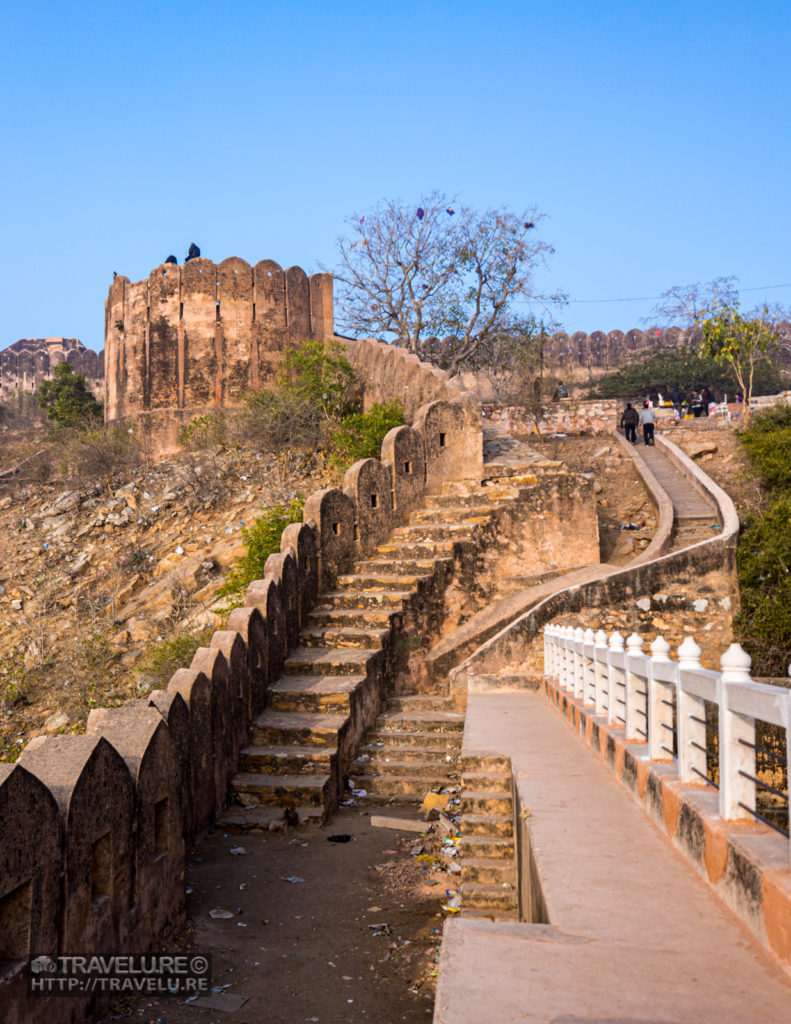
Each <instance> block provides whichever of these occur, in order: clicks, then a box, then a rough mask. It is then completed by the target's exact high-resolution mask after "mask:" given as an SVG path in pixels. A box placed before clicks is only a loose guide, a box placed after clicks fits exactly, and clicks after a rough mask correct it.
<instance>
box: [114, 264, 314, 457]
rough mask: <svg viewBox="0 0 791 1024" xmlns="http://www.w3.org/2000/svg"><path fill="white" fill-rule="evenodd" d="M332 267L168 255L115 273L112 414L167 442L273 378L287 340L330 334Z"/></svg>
mask: <svg viewBox="0 0 791 1024" xmlns="http://www.w3.org/2000/svg"><path fill="white" fill-rule="evenodd" d="M332 333H333V323H332V275H331V274H314V275H313V276H312V277H310V278H308V276H307V275H306V274H305V272H304V271H303V270H302V269H301V268H300V267H289V268H288V270H283V269H282V268H281V267H280V266H279V265H278V264H277V263H275V262H274V260H261V261H260V262H259V263H256V264H255V266H253V267H251V266H250V264H249V263H246V262H245V261H244V260H242V259H239V258H238V257H231V258H230V259H226V260H223V261H222V262H221V263H217V264H215V263H213V262H212V261H211V260H208V259H203V258H198V259H194V260H190V261H189V262H188V263H186V264H185V265H184V266H183V267H180V266H178V265H176V264H170V263H164V264H162V265H161V266H159V267H155V268H154V270H152V271H151V273H150V274H149V276H148V278H147V279H146V280H143V281H136V282H134V283H132V282H130V281H129V279H128V278H126V277H123V276H119V277H116V278H115V279H114V281H113V283H112V285H111V286H110V292H109V295H108V297H107V301H106V303H105V362H106V377H105V420H106V421H107V422H108V423H109V422H113V421H116V420H124V419H134V420H135V421H136V422H137V423H138V426H139V429H140V430H141V433H142V434H143V435H144V437H145V436H147V437H149V438H150V439H152V440H153V441H155V444H156V447H157V448H159V449H160V450H167V449H172V448H173V447H175V442H176V435H177V433H178V428H179V426H181V425H182V424H185V423H188V422H189V421H190V419H192V418H193V417H194V416H196V415H200V414H202V413H205V412H209V411H211V410H215V409H218V408H224V407H228V406H234V405H238V404H240V403H241V401H242V399H243V396H244V394H245V392H246V391H248V390H250V389H253V390H257V389H259V388H264V387H267V386H270V385H271V384H272V382H273V381H274V378H275V375H276V373H277V370H278V367H279V365H280V360H281V358H282V352H283V349H284V348H285V347H286V346H287V345H290V344H300V343H301V342H303V341H307V340H308V339H310V338H314V339H324V338H328V337H331V336H332Z"/></svg>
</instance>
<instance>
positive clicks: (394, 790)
mask: <svg viewBox="0 0 791 1024" xmlns="http://www.w3.org/2000/svg"><path fill="white" fill-rule="evenodd" d="M351 778H353V779H354V782H355V788H360V789H364V790H366V792H367V796H366V797H357V798H356V799H364V800H368V801H369V802H375V801H376V800H377V799H379V798H381V799H385V800H388V801H390V802H396V801H397V802H399V803H404V804H414V803H421V802H422V800H423V797H424V796H425V795H426V793H428V792H439V790H440V789H443V788H446V787H447V786H448V785H452V784H453V783H452V780H450V779H447V778H443V777H441V776H437V775H435V776H433V777H428V778H427V777H424V776H420V775H415V774H409V775H406V774H396V773H395V772H393V773H392V774H391V773H388V772H385V773H382V774H381V775H364V774H362V773H361V772H357V773H352V774H351Z"/></svg>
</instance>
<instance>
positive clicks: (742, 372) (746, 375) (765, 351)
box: [700, 303, 780, 423]
mask: <svg viewBox="0 0 791 1024" xmlns="http://www.w3.org/2000/svg"><path fill="white" fill-rule="evenodd" d="M768 316H769V310H768V308H767V307H764V308H763V309H762V310H761V311H759V313H758V314H757V315H756V316H752V317H746V316H743V315H742V314H741V313H740V312H739V305H738V303H735V304H734V305H732V306H723V307H722V308H721V309H719V310H718V311H717V312H715V313H713V314H712V315H711V316H710V317H709V318H708V319H707V320H704V321H703V324H702V328H703V339H702V341H701V343H700V352H701V355H703V356H711V357H712V358H713V359H714V361H715V362H717V363H719V365H720V366H723V365H726V364H727V365H729V366H730V367H731V368H732V369H733V372H734V374H735V376H736V379H737V381H738V382H739V387H740V388H741V393H742V398H743V399H744V414H743V415H744V421H745V423H746V422H747V420H748V419H749V416H750V399H751V398H752V395H753V383H754V380H755V371H756V367H757V366H758V365H760V364H762V363H765V362H767V361H769V353H770V351H771V349H772V348H774V347H776V346H777V345H778V343H779V341H780V337H779V335H778V333H777V330H776V328H775V327H774V325H773V324H772V323H770V321H769V319H768Z"/></svg>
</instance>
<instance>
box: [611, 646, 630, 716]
mask: <svg viewBox="0 0 791 1024" xmlns="http://www.w3.org/2000/svg"><path fill="white" fill-rule="evenodd" d="M625 656H626V652H625V650H624V641H623V636H621V634H620V633H619V632H618V630H616V631H615V632H614V633H613V634H612V636H611V637H610V645H609V650H608V653H607V692H608V694H609V697H608V699H607V705H608V711H607V721H608V723H609V724H610V725H617V724H618V723H619V722H623V723H625V722H626V677H625V675H624V667H625V661H624V659H625Z"/></svg>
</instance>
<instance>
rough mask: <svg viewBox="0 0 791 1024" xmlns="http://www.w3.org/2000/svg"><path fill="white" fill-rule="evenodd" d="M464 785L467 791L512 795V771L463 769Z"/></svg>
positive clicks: (462, 779) (493, 794)
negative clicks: (471, 770) (470, 770)
mask: <svg viewBox="0 0 791 1024" xmlns="http://www.w3.org/2000/svg"><path fill="white" fill-rule="evenodd" d="M461 782H462V786H463V787H464V790H465V792H466V791H468V790H470V791H472V792H477V793H488V794H489V795H490V796H506V797H508V798H509V799H510V798H511V796H512V792H513V790H512V784H511V773H510V772H509V773H508V774H507V775H506V774H505V773H503V772H468V771H462V776H461Z"/></svg>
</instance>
